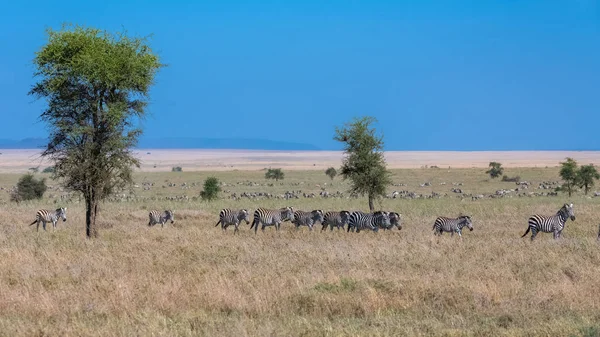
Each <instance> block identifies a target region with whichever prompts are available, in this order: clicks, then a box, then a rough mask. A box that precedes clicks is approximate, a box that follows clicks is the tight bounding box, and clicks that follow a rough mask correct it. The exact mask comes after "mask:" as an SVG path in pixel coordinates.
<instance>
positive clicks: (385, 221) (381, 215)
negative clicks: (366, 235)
mask: <svg viewBox="0 0 600 337" xmlns="http://www.w3.org/2000/svg"><path fill="white" fill-rule="evenodd" d="M373 215H374V216H375V218H377V219H378V220H377V222H378V224H379V225H380V226H383V227H390V226H391V225H392V223H391V222H390V214H389V213H388V212H384V211H377V212H375V213H373Z"/></svg>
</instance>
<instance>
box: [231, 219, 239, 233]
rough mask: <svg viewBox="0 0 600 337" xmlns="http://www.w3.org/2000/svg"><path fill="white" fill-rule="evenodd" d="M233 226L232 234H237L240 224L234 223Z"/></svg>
mask: <svg viewBox="0 0 600 337" xmlns="http://www.w3.org/2000/svg"><path fill="white" fill-rule="evenodd" d="M234 226H235V229H234V230H233V234H235V233H238V232H239V231H240V229H239V226H240V223H239V222H236V223H234ZM238 234H239V233H238Z"/></svg>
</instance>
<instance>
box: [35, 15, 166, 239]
mask: <svg viewBox="0 0 600 337" xmlns="http://www.w3.org/2000/svg"><path fill="white" fill-rule="evenodd" d="M47 35H48V41H47V43H46V44H45V45H44V46H42V48H41V49H40V50H39V51H38V52H37V53H36V55H35V58H34V60H33V65H34V68H35V73H34V75H35V76H36V77H37V78H38V79H39V81H38V82H37V83H36V84H35V85H34V86H33V88H32V89H31V91H30V92H29V94H30V95H33V96H35V97H36V98H39V99H45V100H46V101H47V103H48V104H47V107H46V109H45V110H44V111H43V112H42V114H41V116H40V119H41V120H42V121H44V122H46V123H47V124H48V125H49V127H50V139H49V142H48V145H47V147H46V149H45V151H44V152H43V154H42V155H43V156H44V157H47V158H49V159H50V160H51V161H52V162H53V163H54V168H55V172H54V177H56V178H60V182H61V184H62V185H63V186H64V187H65V188H67V189H69V190H72V191H78V192H80V193H82V194H83V197H84V199H85V209H86V213H85V222H86V235H87V237H88V238H91V237H96V236H97V228H96V216H97V214H98V205H99V203H100V201H102V200H104V199H106V198H107V197H109V196H110V195H111V194H113V193H115V192H117V191H119V190H122V189H124V188H126V187H130V186H132V185H133V176H132V172H133V167H139V164H140V162H139V160H138V159H137V158H135V156H134V155H133V153H132V152H131V149H132V148H133V147H135V145H136V144H137V140H138V137H139V135H140V134H141V132H142V131H141V129H139V128H137V127H136V126H137V125H138V124H139V123H138V121H139V120H140V119H141V118H143V117H144V113H145V109H146V106H147V104H148V100H149V93H150V87H151V86H152V84H153V82H154V77H155V75H156V73H157V72H158V70H159V69H160V68H161V67H162V66H163V65H162V64H161V63H160V62H159V58H158V56H157V55H156V54H154V53H153V52H152V49H151V48H150V47H149V46H148V44H147V40H146V39H145V38H137V37H129V36H127V35H126V34H125V33H117V34H111V33H110V32H107V31H104V30H100V29H95V28H87V27H81V26H68V25H66V26H63V27H62V29H61V30H58V31H55V30H48V31H47Z"/></svg>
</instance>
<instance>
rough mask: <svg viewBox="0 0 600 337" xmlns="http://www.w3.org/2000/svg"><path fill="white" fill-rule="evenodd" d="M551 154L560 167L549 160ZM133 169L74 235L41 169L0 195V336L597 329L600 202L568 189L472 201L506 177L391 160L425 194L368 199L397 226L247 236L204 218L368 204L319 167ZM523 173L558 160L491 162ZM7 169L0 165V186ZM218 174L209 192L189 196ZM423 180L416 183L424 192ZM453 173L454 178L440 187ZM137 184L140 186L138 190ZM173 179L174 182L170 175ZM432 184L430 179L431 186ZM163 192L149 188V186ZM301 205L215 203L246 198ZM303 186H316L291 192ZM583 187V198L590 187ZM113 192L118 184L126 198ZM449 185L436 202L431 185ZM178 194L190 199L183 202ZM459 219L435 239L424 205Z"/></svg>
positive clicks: (77, 217) (525, 176)
mask: <svg viewBox="0 0 600 337" xmlns="http://www.w3.org/2000/svg"><path fill="white" fill-rule="evenodd" d="M557 164H558V163H557ZM183 170H184V172H138V173H137V174H136V182H137V183H136V184H137V187H135V188H134V189H133V192H132V195H134V197H133V196H130V197H122V198H120V199H117V200H113V201H107V202H104V203H102V204H101V210H100V215H99V219H98V226H99V231H100V232H99V237H98V238H97V239H93V240H88V239H86V238H85V229H84V223H85V218H84V216H85V211H84V205H83V203H80V202H79V201H78V198H77V197H76V196H75V197H73V198H72V199H70V200H68V199H64V198H63V199H61V198H60V195H62V194H65V193H66V192H60V191H59V190H57V186H58V183H57V182H55V181H52V180H50V178H49V175H46V174H42V173H38V174H37V175H38V176H41V177H43V176H45V177H47V178H48V184H49V185H52V186H53V188H52V189H50V190H48V191H47V192H46V194H45V196H44V198H43V199H42V200H37V201H32V202H23V203H21V204H19V205H17V204H14V203H10V202H9V201H8V197H9V196H8V193H6V191H2V193H0V335H2V336H197V335H206V336H359V335H360V336H389V335H395V336H403V335H405V336H597V335H599V334H600V293H599V289H600V287H599V285H600V267H599V263H600V244H599V242H598V241H597V240H596V237H597V233H598V224H599V223H600V210H599V207H598V204H599V200H600V198H593V197H587V196H584V195H583V194H582V193H577V194H576V195H574V196H572V197H571V198H569V197H568V196H566V195H565V194H563V193H559V195H558V196H536V197H528V196H523V197H517V196H515V193H514V192H513V193H509V195H512V197H511V196H506V197H503V198H483V199H478V200H472V199H471V198H470V197H469V198H462V197H461V194H459V193H453V192H451V188H454V187H459V188H461V189H462V192H463V193H464V194H473V195H476V194H485V195H489V194H494V192H495V191H496V190H500V189H514V188H516V187H517V186H516V184H515V183H514V182H501V181H499V180H491V179H490V178H489V176H487V175H486V174H485V169H483V168H439V169H437V168H413V169H392V173H393V180H394V183H395V184H405V186H390V187H389V189H388V194H391V193H392V192H393V191H394V190H397V191H401V190H408V191H414V192H416V193H419V194H424V195H431V193H432V192H436V193H440V194H441V195H442V196H441V197H440V198H432V199H402V198H396V199H388V198H386V199H382V200H381V202H380V203H378V204H377V205H376V207H377V208H381V209H384V210H390V211H392V210H393V211H396V212H399V213H401V214H402V219H403V223H402V229H401V230H396V229H394V230H390V231H379V232H378V233H374V232H368V231H363V232H360V233H358V234H357V233H347V232H346V231H341V230H340V231H338V230H333V231H330V230H329V229H327V230H325V231H321V226H320V225H317V226H316V228H315V230H313V231H312V232H311V231H309V230H308V228H306V227H302V228H300V229H299V230H296V229H295V228H294V227H293V226H292V225H291V224H290V223H289V222H285V223H284V224H283V225H282V229H281V231H279V232H276V231H275V229H274V228H273V227H268V228H267V229H266V230H265V231H264V232H262V231H261V230H259V231H258V233H257V234H255V233H254V231H253V230H252V231H251V230H250V228H249V227H250V226H249V225H246V224H242V225H241V226H240V232H239V235H234V233H233V228H231V227H230V228H228V229H227V230H226V231H223V230H221V228H220V227H215V223H216V222H217V220H218V213H219V210H220V209H222V208H247V209H249V210H250V212H253V210H254V209H255V208H257V207H269V208H279V207H284V206H293V207H294V208H295V209H302V210H312V209H323V210H365V211H366V210H368V207H367V201H366V198H322V197H320V196H319V192H321V191H322V190H323V189H325V190H326V191H328V192H329V193H332V194H333V193H335V192H336V191H340V192H344V194H345V195H346V196H348V193H347V192H346V191H347V189H348V186H349V185H348V182H345V181H342V180H341V179H340V178H339V177H336V178H335V179H334V180H333V181H332V180H330V179H329V178H328V177H327V176H325V174H324V173H323V171H321V170H285V179H284V180H283V181H279V182H273V181H267V180H265V179H264V172H265V171H263V170H260V169H257V170H240V171H234V170H229V171H225V170H220V171H212V172H211V171H197V172H186V171H185V170H186V168H185V167H183ZM505 174H507V175H509V176H517V175H518V176H520V177H521V180H526V181H529V182H530V183H531V185H530V187H529V189H528V190H525V191H524V192H526V193H527V192H548V191H542V190H537V189H536V187H537V186H538V185H539V183H540V182H542V181H558V180H559V178H558V168H557V167H539V168H518V167H513V168H510V169H506V172H505ZM20 176H21V174H18V173H2V174H0V186H1V187H4V188H5V189H8V188H9V187H10V186H13V185H15V184H16V182H17V180H18V178H19V177H20ZM209 176H215V177H217V178H218V179H219V180H220V181H221V182H222V183H224V185H223V186H222V189H223V192H221V198H220V199H219V200H217V201H214V202H204V201H202V200H200V198H198V195H199V192H200V189H201V185H202V182H203V181H204V179H206V178H207V177H209ZM425 182H430V184H431V186H425V187H421V184H423V183H425ZM459 182H460V183H462V185H461V186H455V185H453V184H452V183H459ZM152 183H153V184H154V185H153V186H150V188H149V189H144V188H143V187H144V186H149V185H152ZM184 183H185V186H182V184H184ZM442 183H445V184H442ZM163 186H164V187H163ZM299 190H300V191H301V193H300V198H298V199H288V200H285V199H276V198H270V199H266V198H241V199H240V200H234V199H232V198H229V196H230V195H231V194H232V193H236V194H237V195H238V196H239V195H240V194H241V193H243V192H249V193H250V192H267V193H271V194H273V195H282V194H283V193H285V192H286V191H299ZM302 193H307V194H310V193H314V194H315V195H316V197H315V198H304V197H303V196H302ZM592 193H593V191H592ZM127 194H130V193H129V192H127ZM445 194H447V196H445ZM186 196H187V198H185V197H186ZM566 202H572V203H573V204H574V209H575V214H576V217H577V219H576V221H575V222H571V221H569V222H568V223H567V225H566V229H565V231H564V233H563V238H562V239H561V240H558V241H555V240H553V239H552V235H551V234H545V233H540V234H539V235H538V237H537V238H536V240H535V241H534V242H530V240H529V236H527V237H525V238H521V235H522V234H523V233H524V232H525V230H526V228H527V219H528V217H529V216H530V215H531V214H534V213H540V214H545V215H553V214H555V213H556V212H557V211H558V209H559V208H560V207H561V206H562V205H563V204H564V203H566ZM60 206H62V207H67V209H68V211H67V219H68V220H67V221H66V222H62V221H61V222H59V223H58V225H57V228H56V229H52V227H51V226H50V225H49V226H48V230H47V231H43V230H42V228H41V226H40V230H39V231H38V232H36V230H35V225H33V226H28V224H29V223H31V222H32V221H33V220H34V218H35V212H36V211H37V210H38V209H40V208H46V209H54V208H57V207H60ZM151 209H157V210H161V211H162V210H165V209H173V210H174V213H175V219H176V222H175V223H174V224H171V223H167V224H166V225H165V226H164V227H163V228H161V226H160V225H155V226H153V227H148V226H147V224H148V211H149V210H151ZM459 213H463V214H467V215H471V216H472V219H473V223H474V230H473V231H472V232H470V231H468V230H466V229H465V231H463V238H462V239H461V238H459V237H458V236H457V235H454V236H453V237H451V236H450V235H449V234H447V233H445V234H444V235H442V236H441V237H436V236H434V235H433V232H432V225H433V222H434V220H435V218H436V217H437V216H440V215H445V216H451V217H455V216H457V215H458V214H459Z"/></svg>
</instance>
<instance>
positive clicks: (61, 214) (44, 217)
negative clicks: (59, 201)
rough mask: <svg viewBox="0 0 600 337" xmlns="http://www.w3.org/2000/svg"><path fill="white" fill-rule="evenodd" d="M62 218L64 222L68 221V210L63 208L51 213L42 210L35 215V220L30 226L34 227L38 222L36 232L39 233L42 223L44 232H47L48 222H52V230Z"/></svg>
mask: <svg viewBox="0 0 600 337" xmlns="http://www.w3.org/2000/svg"><path fill="white" fill-rule="evenodd" d="M60 218H62V219H63V222H64V221H67V208H66V207H64V208H63V207H61V208H57V209H56V210H55V211H49V210H47V209H40V210H39V211H37V212H36V213H35V220H34V221H33V222H32V223H30V224H29V226H31V225H33V224H34V223H36V222H37V226H36V227H35V230H36V231H38V230H39V229H40V222H41V223H42V224H43V225H42V226H43V228H44V230H46V222H52V228H56V223H57V222H58V219H60Z"/></svg>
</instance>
